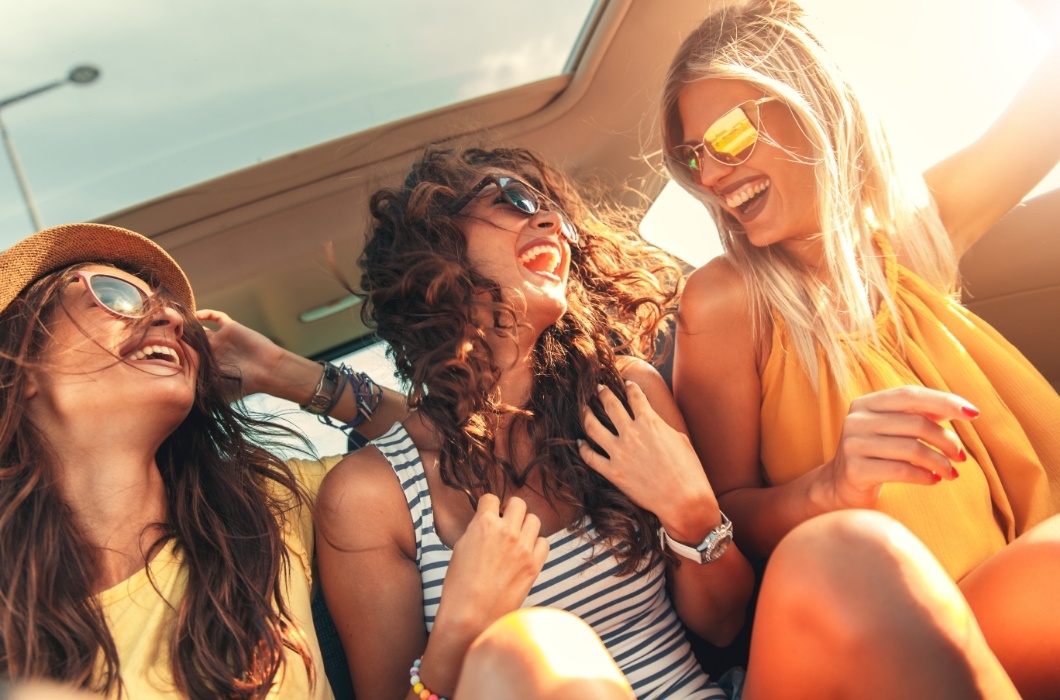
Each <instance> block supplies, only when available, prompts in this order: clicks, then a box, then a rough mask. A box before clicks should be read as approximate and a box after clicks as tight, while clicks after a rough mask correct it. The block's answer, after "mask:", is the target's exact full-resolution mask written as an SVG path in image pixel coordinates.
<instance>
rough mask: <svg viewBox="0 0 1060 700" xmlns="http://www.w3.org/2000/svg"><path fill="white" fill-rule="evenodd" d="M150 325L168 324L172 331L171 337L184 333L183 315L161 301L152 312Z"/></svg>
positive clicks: (177, 336) (178, 336)
mask: <svg viewBox="0 0 1060 700" xmlns="http://www.w3.org/2000/svg"><path fill="white" fill-rule="evenodd" d="M151 326H153V327H160V326H168V327H169V328H170V330H172V331H173V337H174V338H180V337H181V336H182V335H183V334H184V317H183V316H181V315H180V313H179V312H178V311H177V310H176V309H174V308H173V307H172V306H170V305H169V304H166V303H163V304H162V305H161V306H160V307H159V308H158V309H157V310H156V311H155V312H154V313H153V314H152V318H151Z"/></svg>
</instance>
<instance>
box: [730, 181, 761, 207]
mask: <svg viewBox="0 0 1060 700" xmlns="http://www.w3.org/2000/svg"><path fill="white" fill-rule="evenodd" d="M769 185H770V182H769V180H765V181H763V182H759V183H758V184H757V185H748V186H747V187H743V188H741V189H738V190H736V191H735V192H733V193H732V194H730V195H729V196H728V197H726V198H725V206H727V207H729V208H730V209H735V208H736V207H738V206H740V205H741V204H743V203H744V202H746V201H747V200H749V199H751V197H754V196H755V195H757V194H761V193H762V192H765V191H766V190H767V189H769Z"/></svg>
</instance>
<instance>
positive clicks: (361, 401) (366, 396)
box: [302, 362, 383, 432]
mask: <svg viewBox="0 0 1060 700" xmlns="http://www.w3.org/2000/svg"><path fill="white" fill-rule="evenodd" d="M320 364H321V365H322V366H323V368H324V371H323V372H322V373H321V375H320V381H318V382H317V386H316V389H314V390H313V397H312V398H311V399H309V402H308V403H306V404H305V405H303V406H302V410H304V411H308V412H309V413H312V414H314V415H315V416H317V417H318V418H319V419H320V422H321V423H324V424H325V425H330V426H331V427H333V428H338V429H339V430H341V431H343V432H349V431H351V430H353V429H354V428H356V427H357V426H358V425H360V424H361V423H363V422H364V421H366V420H368V419H369V418H371V417H372V414H374V413H375V411H376V409H378V408H379V404H380V403H381V402H382V401H383V390H382V389H381V388H379V386H378V385H377V384H376V383H375V382H374V381H372V378H371V377H369V376H368V375H367V374H365V373H364V372H354V371H353V370H352V369H351V368H349V367H347V366H346V365H345V364H341V365H338V366H337V367H336V366H335V365H333V364H332V363H330V362H321V363H320ZM347 384H348V385H350V386H352V387H353V400H354V404H355V405H356V406H357V415H355V416H354V417H353V420H351V421H350V422H349V423H343V424H336V423H334V422H332V420H331V418H330V415H331V412H332V411H333V410H334V409H335V406H337V405H338V403H339V399H341V398H342V392H344V391H345V390H346V385H347Z"/></svg>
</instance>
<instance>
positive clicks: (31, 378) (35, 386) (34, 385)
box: [22, 369, 40, 401]
mask: <svg viewBox="0 0 1060 700" xmlns="http://www.w3.org/2000/svg"><path fill="white" fill-rule="evenodd" d="M38 391H40V384H39V383H38V382H37V370H34V369H30V370H26V385H25V387H23V389H22V400H23V401H28V400H29V399H32V398H33V397H34V396H36V395H37V392H38Z"/></svg>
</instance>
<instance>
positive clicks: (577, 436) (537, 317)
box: [317, 148, 1013, 700]
mask: <svg viewBox="0 0 1060 700" xmlns="http://www.w3.org/2000/svg"><path fill="white" fill-rule="evenodd" d="M371 213H372V216H373V217H374V225H373V228H372V231H371V233H370V236H369V240H368V241H367V244H366V247H365V250H364V254H363V256H362V259H361V261H360V262H361V268H362V271H363V274H362V278H361V286H362V289H363V291H364V293H365V295H366V296H367V302H368V303H367V307H366V309H365V311H364V312H363V313H365V314H366V319H367V320H370V321H371V322H372V323H373V324H374V325H375V326H376V328H377V331H378V333H379V335H380V337H381V338H383V339H384V340H385V341H386V342H387V343H388V344H389V346H390V352H391V354H392V356H393V358H394V360H395V362H396V366H397V368H398V372H399V374H400V376H401V378H402V379H403V380H404V382H405V384H406V386H407V387H408V401H409V407H410V409H411V413H410V415H409V416H408V417H407V418H406V419H404V420H403V421H400V422H398V423H396V424H395V425H394V427H393V428H392V429H391V430H390V431H389V432H388V433H387V434H386V435H384V436H382V437H380V438H378V439H376V440H374V441H373V442H372V443H371V444H370V445H369V446H368V447H366V448H364V449H362V450H360V451H359V452H356V453H354V454H352V455H350V456H348V457H347V458H346V459H345V460H344V461H343V462H342V463H340V464H339V465H338V466H337V467H336V468H335V469H334V470H333V471H332V472H330V473H329V474H328V476H327V477H326V478H325V480H324V483H323V484H322V486H321V491H320V500H319V502H318V512H317V517H318V535H319V537H318V549H319V560H320V572H321V579H322V585H323V587H324V594H325V598H326V600H327V603H328V606H329V609H330V610H331V613H332V615H333V617H334V618H335V621H336V625H337V627H338V630H339V634H340V636H341V638H342V640H343V645H344V648H345V651H346V655H347V658H348V660H349V663H350V668H351V674H352V678H353V682H354V687H355V690H356V694H357V697H358V698H361V700H377V699H383V698H390V699H395V698H399V697H409V698H414V697H420V698H436V697H439V696H445V697H452V696H453V693H454V691H456V689H457V686H458V682H459V683H460V684H461V685H460V690H459V691H456V692H457V697H462V694H463V693H464V685H463V683H464V682H465V681H466V680H467V678H468V676H467V675H462V673H461V667H462V665H463V664H464V662H465V657H468V655H469V648H470V649H471V650H472V653H477V651H476V650H477V649H478V646H477V645H476V644H474V643H473V640H475V639H476V638H478V637H479V635H480V634H481V632H482V631H483V630H484V629H486V628H487V626H489V625H490V624H491V623H492V622H493V621H495V620H497V619H498V618H500V617H501V616H502V615H505V614H506V613H509V612H510V611H513V610H516V609H518V608H520V607H528V606H548V607H556V608H562V609H564V610H567V611H569V612H571V613H574V614H575V615H577V616H578V617H580V618H582V619H583V620H584V621H585V622H586V623H588V624H589V625H590V626H591V627H592V628H593V630H594V631H595V633H596V634H597V635H598V636H599V638H600V639H601V640H602V642H603V644H604V645H605V646H606V648H607V650H608V652H609V653H610V655H611V656H612V657H613V658H614V661H615V663H616V664H617V666H618V669H620V671H621V672H622V674H624V676H625V679H626V680H627V681H628V683H629V684H630V686H631V691H630V692H632V693H634V694H635V695H636V697H640V698H713V697H718V698H722V697H726V691H724V690H723V689H722V688H719V687H718V685H716V684H715V683H714V682H712V681H711V680H710V679H708V677H707V676H706V675H705V674H704V673H703V671H702V670H701V668H700V667H699V665H698V664H697V662H696V660H695V658H694V657H693V655H692V653H691V650H690V647H689V644H688V642H687V640H686V638H685V633H684V629H683V628H682V623H683V625H684V626H686V627H687V628H689V629H691V630H692V631H694V632H695V633H696V634H698V635H699V636H701V637H703V638H705V639H707V640H709V641H712V642H714V643H716V644H726V643H728V642H729V641H730V640H731V639H732V638H733V636H734V635H735V634H736V632H737V631H738V630H739V628H740V627H741V625H742V623H743V620H744V611H745V606H746V603H747V601H748V599H749V596H750V594H751V586H752V579H753V574H752V571H751V568H750V566H749V564H748V562H747V561H746V559H744V557H743V555H742V554H741V553H740V552H739V551H738V549H737V548H736V547H735V546H730V541H731V536H732V530H731V523H729V521H728V519H727V518H726V517H725V516H724V515H723V514H722V513H721V511H720V510H719V509H718V504H717V499H716V498H715V496H714V493H713V491H712V490H711V486H710V484H709V483H708V481H707V479H706V476H705V474H704V471H703V469H702V467H701V465H700V463H699V461H698V459H697V457H696V455H695V453H694V451H693V450H692V448H691V445H690V443H689V441H688V439H687V437H686V436H685V435H684V426H683V423H682V422H681V418H680V416H679V414H678V411H677V408H676V404H675V403H674V401H673V399H672V397H671V396H670V394H669V392H668V390H667V387H666V385H665V383H664V381H663V379H662V377H661V376H660V375H659V374H658V373H657V372H656V371H655V370H654V369H653V368H652V367H651V366H650V365H649V364H648V362H647V361H646V360H649V359H651V358H653V357H655V355H656V350H657V348H656V341H657V338H658V336H659V332H660V330H661V329H662V328H663V326H664V323H665V322H666V320H667V317H668V314H669V313H670V311H671V309H672V307H673V304H674V302H675V299H676V295H677V293H678V291H679V288H680V279H681V276H680V270H679V268H678V267H677V266H676V265H675V264H674V262H673V261H672V259H670V258H669V257H667V256H666V255H665V254H663V253H662V252H660V251H658V250H657V249H655V248H652V247H651V246H649V245H648V244H646V243H645V242H644V241H643V240H642V239H641V238H640V237H639V236H638V235H637V234H636V233H635V232H634V231H633V230H631V229H630V227H629V226H628V225H623V222H622V221H621V220H620V219H617V218H615V217H610V216H609V217H607V218H608V221H605V220H604V218H603V217H600V216H597V215H595V214H593V213H592V212H591V211H590V210H589V209H588V208H587V205H586V204H585V202H584V201H583V200H582V199H581V198H580V197H579V196H578V194H577V192H575V190H574V189H573V188H572V186H571V185H570V183H569V182H568V181H567V180H566V179H565V178H564V177H563V176H562V175H561V174H560V173H559V172H557V171H556V170H554V169H553V168H551V167H549V166H548V165H546V164H545V163H543V162H542V161H541V160H540V159H538V158H537V157H536V156H534V155H533V154H531V153H530V152H528V151H525V150H521V149H506V148H499V149H495V150H480V149H468V150H463V151H459V152H457V151H450V150H442V149H437V148H432V149H428V150H427V151H426V153H425V154H424V155H423V157H422V158H421V159H420V160H419V161H417V162H416V163H415V164H414V165H413V167H412V170H411V172H410V173H409V175H408V177H407V178H406V180H405V183H404V184H403V185H402V186H401V187H396V188H392V189H383V190H380V191H379V192H377V193H375V194H374V195H373V197H372V198H371ZM911 540H912V538H911V537H909V536H908V533H907V532H905V531H904V530H902V529H901V527H900V526H898V525H897V524H895V523H893V522H892V521H887V520H885V519H883V518H882V517H881V516H878V515H876V514H872V513H863V514H856V515H855V514H842V515H839V516H836V517H828V518H824V519H822V520H819V521H814V522H812V523H807V525H806V526H805V527H803V528H800V529H799V530H798V531H797V532H795V533H793V534H792V536H791V537H790V538H789V539H788V540H787V541H786V542H785V543H784V544H783V545H782V546H781V548H780V553H781V555H780V556H777V557H775V561H774V563H773V564H772V565H771V567H770V570H769V571H768V572H767V573H766V579H765V583H764V588H763V592H762V595H761V602H760V604H759V605H760V612H759V618H760V619H764V620H765V622H760V623H759V626H758V627H757V628H756V631H755V636H754V638H753V641H752V658H751V665H750V668H749V671H748V678H749V682H754V679H755V678H759V679H763V680H761V681H760V683H761V685H760V686H759V687H760V688H769V687H770V686H769V683H773V684H774V687H773V688H772V689H771V690H774V691H775V690H777V688H778V687H779V688H780V689H781V690H782V692H781V693H780V694H782V695H783V696H785V697H819V696H821V695H828V694H829V693H830V692H832V691H834V692H835V693H843V692H846V693H847V694H848V696H850V695H854V694H856V695H858V696H860V697H889V696H890V695H893V694H895V693H897V692H901V691H902V689H908V688H909V687H917V688H924V687H929V688H930V690H929V691H927V692H928V693H929V694H931V695H932V696H933V697H955V698H956V697H987V696H989V697H1013V694H1012V688H1011V684H1009V683H1008V680H1007V678H1005V677H1004V674H1003V673H1001V672H1000V670H999V667H998V664H997V662H996V660H994V659H993V658H992V657H991V656H990V653H989V651H988V650H987V649H986V647H985V645H984V644H983V643H982V638H981V636H980V635H979V634H978V630H977V629H976V628H975V625H974V623H972V624H971V625H969V624H968V616H967V610H966V608H964V607H962V605H961V603H960V600H959V596H958V595H957V594H956V591H955V589H954V587H953V586H952V583H950V582H949V581H948V580H946V578H945V576H944V575H942V573H941V571H939V570H937V565H936V568H935V569H931V567H930V566H920V565H919V562H920V560H921V559H926V558H927V557H926V556H925V555H924V553H923V551H922V548H921V549H917V547H916V546H915V545H913V546H907V545H909V543H910V541H911ZM913 562H916V563H917V565H913ZM516 636H517V635H516ZM793 640H800V642H799V643H800V644H801V647H800V653H799V654H792V653H791V648H790V647H791V643H792V642H793ZM518 646H519V645H518V643H515V644H514V647H516V648H518ZM870 648H871V650H872V653H867V651H868V649H870ZM844 661H846V662H847V663H844ZM464 674H467V671H466V669H465V671H464ZM732 675H733V679H735V678H737V677H738V674H732ZM529 677H533V674H530V676H529ZM737 685H738V683H734V684H733V686H732V687H730V688H729V690H730V692H735V693H737V694H738V692H739V691H738V690H735V686H737ZM503 687H504V689H505V692H507V693H509V694H510V696H512V697H535V695H534V691H533V690H532V688H534V687H536V686H535V685H534V684H533V683H532V682H531V681H529V680H528V681H527V682H526V683H525V684H520V685H518V686H516V687H513V686H511V685H507V686H503ZM754 692H756V693H761V695H760V697H769V696H770V695H769V692H770V691H769V690H757V691H754ZM773 696H774V697H776V696H779V695H778V694H777V693H774V695H773ZM463 697H468V696H463ZM549 697H553V696H549ZM555 697H559V696H555ZM564 697H575V695H568V696H564ZM579 697H590V696H589V695H584V696H579ZM626 697H628V695H627V696H626ZM745 697H750V696H748V695H745Z"/></svg>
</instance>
